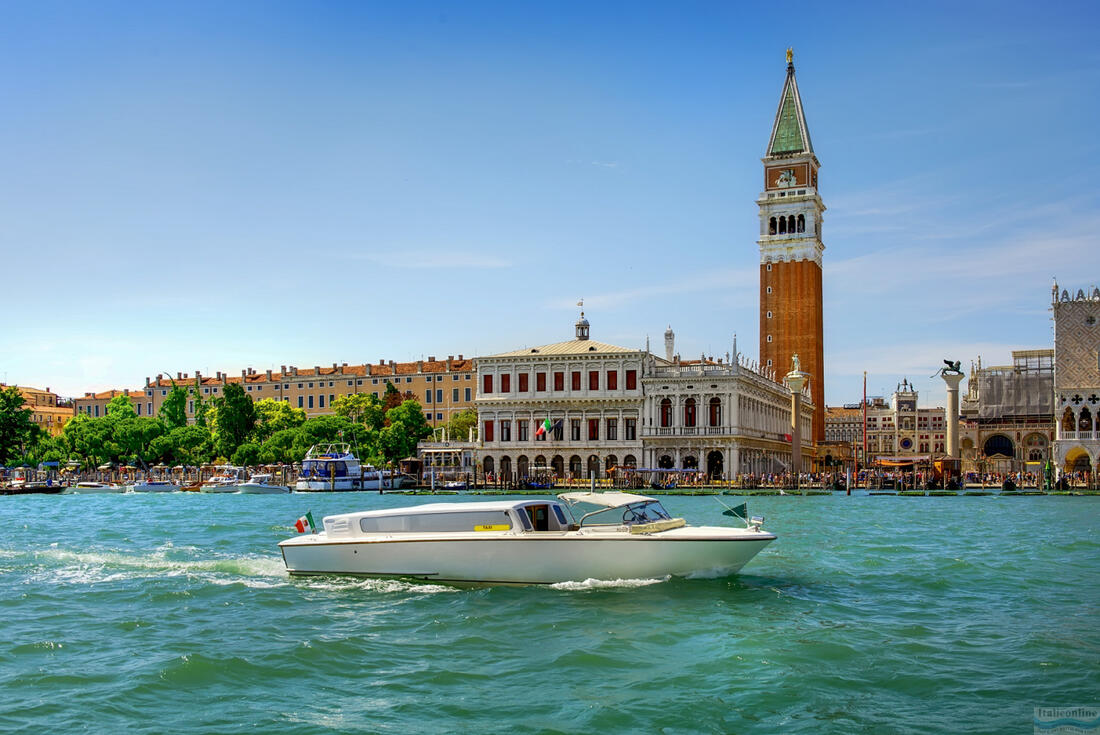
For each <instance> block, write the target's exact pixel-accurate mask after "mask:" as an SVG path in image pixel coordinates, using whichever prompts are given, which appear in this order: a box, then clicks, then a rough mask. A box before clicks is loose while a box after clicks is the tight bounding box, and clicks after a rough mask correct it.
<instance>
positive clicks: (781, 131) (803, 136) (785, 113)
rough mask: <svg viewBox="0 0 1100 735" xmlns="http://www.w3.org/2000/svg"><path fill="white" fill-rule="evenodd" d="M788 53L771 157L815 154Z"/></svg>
mask: <svg viewBox="0 0 1100 735" xmlns="http://www.w3.org/2000/svg"><path fill="white" fill-rule="evenodd" d="M791 58H792V57H791V53H790V51H788V53H787V81H786V83H785V84H784V85H783V94H782V96H781V97H780V98H779V110H777V111H776V113H775V124H774V125H773V126H772V137H771V140H769V141H768V155H769V156H792V155H797V154H799V153H813V152H814V147H813V143H811V142H810V132H809V131H808V130H807V129H806V115H805V113H804V112H803V111H802V98H801V97H800V96H799V95H798V82H797V81H796V80H795V78H794V62H793V61H791Z"/></svg>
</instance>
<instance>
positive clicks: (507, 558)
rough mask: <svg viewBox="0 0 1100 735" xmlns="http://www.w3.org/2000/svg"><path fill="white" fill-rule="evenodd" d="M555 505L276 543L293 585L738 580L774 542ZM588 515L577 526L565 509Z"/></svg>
mask: <svg viewBox="0 0 1100 735" xmlns="http://www.w3.org/2000/svg"><path fill="white" fill-rule="evenodd" d="M558 498H559V499H560V502H558V501H553V500H533V499H528V500H510V501H499V502H472V503H430V504H427V505H418V506H411V507H405V508H392V509H388V510H374V511H364V512H358V513H347V514H343V515H334V516H326V517H325V518H324V521H323V526H324V529H323V530H321V531H319V532H316V533H311V534H308V535H304V536H298V537H295V538H290V539H287V540H285V541H282V542H280V543H279V547H280V549H281V550H282V552H283V560H284V562H285V563H286V568H287V571H288V572H289V573H290V574H294V575H309V574H354V575H361V576H366V577H402V578H411V579H423V580H429V581H436V582H478V583H510V584H553V583H556V582H567V581H584V580H587V579H599V580H615V579H652V578H661V577H666V576H669V575H674V576H703V577H718V576H727V575H730V574H734V573H736V572H737V571H738V570H739V569H741V567H743V566H744V565H745V564H746V563H747V562H748V561H749V560H750V559H752V558H753V557H754V556H755V555H756V554H757V553H758V552H759V551H760V550H761V549H763V548H764V547H765V546H767V545H768V544H769V543H771V542H772V541H773V540H775V536H774V535H773V534H771V533H768V532H766V531H764V530H762V528H761V524H762V523H763V519H755V518H754V519H753V521H752V522H751V523H749V524H748V525H747V527H742V528H728V527H719V526H689V525H688V524H687V523H686V522H685V521H684V519H682V518H672V517H671V516H670V515H669V514H668V512H666V511H665V509H664V508H663V507H662V506H661V503H660V502H659V501H658V500H656V499H655V498H649V497H645V496H642V495H634V494H630V493H619V492H608V493H564V494H562V495H559V496H558ZM582 504H584V505H590V506H593V507H595V508H596V510H594V511H593V512H589V513H586V514H584V515H582V516H581V518H580V520H579V521H578V520H575V519H574V518H573V514H572V512H571V511H570V507H571V506H579V505H582Z"/></svg>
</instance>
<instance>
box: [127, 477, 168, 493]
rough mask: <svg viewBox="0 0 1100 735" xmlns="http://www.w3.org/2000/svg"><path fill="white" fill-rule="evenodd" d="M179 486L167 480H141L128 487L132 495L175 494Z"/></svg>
mask: <svg viewBox="0 0 1100 735" xmlns="http://www.w3.org/2000/svg"><path fill="white" fill-rule="evenodd" d="M179 490H180V486H179V485H177V484H176V483H174V482H170V481H169V480H142V481H141V482H135V483H134V484H133V485H131V486H130V492H132V493H177V492H179Z"/></svg>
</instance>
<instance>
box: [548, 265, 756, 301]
mask: <svg viewBox="0 0 1100 735" xmlns="http://www.w3.org/2000/svg"><path fill="white" fill-rule="evenodd" d="M758 279H759V271H758V270H757V269H756V268H725V269H719V270H712V271H706V272H703V273H692V274H688V275H686V276H685V275H681V276H680V277H678V278H676V279H672V280H667V281H658V282H651V283H647V284H642V285H638V286H636V287H634V288H628V289H621V290H618V291H603V292H600V293H597V294H593V295H591V296H585V297H584V305H585V307H586V308H589V307H591V308H600V309H613V308H620V307H623V306H628V305H630V304H633V303H637V302H640V301H646V300H650V299H653V298H654V297H658V296H674V295H678V294H685V293H703V292H710V291H716V290H727V289H750V288H751V289H752V294H751V297H752V298H751V300H752V301H754V302H755V301H756V299H757V292H756V287H757V286H758V283H757V280H758ZM549 305H550V306H552V307H555V308H560V309H575V308H576V305H577V300H576V299H575V298H574V299H564V298H563V299H555V300H554V301H552V302H551V303H550V304H549Z"/></svg>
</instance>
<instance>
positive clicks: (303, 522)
mask: <svg viewBox="0 0 1100 735" xmlns="http://www.w3.org/2000/svg"><path fill="white" fill-rule="evenodd" d="M294 527H295V528H297V529H298V533H305V532H306V529H307V528H308V529H309V530H310V533H312V532H313V531H314V530H316V528H317V527H316V526H315V525H314V524H313V513H312V512H311V511H306V514H305V515H304V516H302V517H301V518H299V519H298V520H296V521H294Z"/></svg>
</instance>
